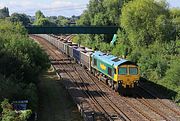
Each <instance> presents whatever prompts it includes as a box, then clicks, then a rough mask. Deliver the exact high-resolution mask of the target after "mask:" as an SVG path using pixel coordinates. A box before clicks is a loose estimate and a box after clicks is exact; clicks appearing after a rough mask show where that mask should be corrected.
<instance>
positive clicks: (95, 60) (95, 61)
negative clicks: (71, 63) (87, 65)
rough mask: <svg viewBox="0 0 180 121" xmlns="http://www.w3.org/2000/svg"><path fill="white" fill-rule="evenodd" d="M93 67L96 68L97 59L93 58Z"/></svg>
mask: <svg viewBox="0 0 180 121" xmlns="http://www.w3.org/2000/svg"><path fill="white" fill-rule="evenodd" d="M93 65H94V66H97V59H95V58H94V63H93Z"/></svg>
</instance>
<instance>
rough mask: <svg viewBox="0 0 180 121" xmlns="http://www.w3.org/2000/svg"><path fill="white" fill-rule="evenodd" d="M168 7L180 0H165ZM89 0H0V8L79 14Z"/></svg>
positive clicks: (28, 12)
mask: <svg viewBox="0 0 180 121" xmlns="http://www.w3.org/2000/svg"><path fill="white" fill-rule="evenodd" d="M167 1H168V2H169V4H170V7H180V0H167ZM88 2H89V0H0V8H3V7H4V6H6V7H8V8H9V10H10V13H14V12H19V13H26V14H28V15H32V16H33V15H34V13H35V11H37V10H42V12H43V13H44V14H45V15H46V16H52V15H55V16H58V15H63V16H72V15H80V14H81V13H82V12H83V10H85V9H86V4H88Z"/></svg>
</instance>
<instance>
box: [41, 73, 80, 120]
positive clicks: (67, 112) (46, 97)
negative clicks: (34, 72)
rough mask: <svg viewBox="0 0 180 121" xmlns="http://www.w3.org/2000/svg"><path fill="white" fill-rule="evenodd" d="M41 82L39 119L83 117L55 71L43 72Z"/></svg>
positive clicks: (76, 118) (78, 118)
mask: <svg viewBox="0 0 180 121" xmlns="http://www.w3.org/2000/svg"><path fill="white" fill-rule="evenodd" d="M40 80H41V81H40V83H39V103H40V106H39V113H38V121H81V120H82V118H81V116H80V113H79V112H78V110H77V107H76V105H75V104H74V103H73V100H72V98H71V96H70V95H69V94H68V92H67V91H66V89H65V88H64V87H63V84H62V83H61V81H60V80H57V76H56V74H55V72H53V71H50V72H46V73H45V74H43V76H42V77H41V78H40Z"/></svg>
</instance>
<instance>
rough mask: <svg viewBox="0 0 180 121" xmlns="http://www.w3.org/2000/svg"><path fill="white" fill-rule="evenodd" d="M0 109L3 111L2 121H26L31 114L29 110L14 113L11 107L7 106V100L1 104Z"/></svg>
mask: <svg viewBox="0 0 180 121" xmlns="http://www.w3.org/2000/svg"><path fill="white" fill-rule="evenodd" d="M1 107H2V109H3V112H2V121H27V119H28V118H29V117H30V115H31V114H32V112H31V110H25V111H19V112H16V111H14V110H13V107H12V105H11V104H9V101H8V100H7V99H5V100H4V101H3V102H2V103H1Z"/></svg>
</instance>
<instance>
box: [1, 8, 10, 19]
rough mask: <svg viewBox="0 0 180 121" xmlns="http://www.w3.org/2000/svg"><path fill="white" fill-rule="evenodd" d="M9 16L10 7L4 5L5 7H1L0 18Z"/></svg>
mask: <svg viewBox="0 0 180 121" xmlns="http://www.w3.org/2000/svg"><path fill="white" fill-rule="evenodd" d="M6 17H9V9H8V8H7V7H4V8H3V9H0V19H2V18H6Z"/></svg>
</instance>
